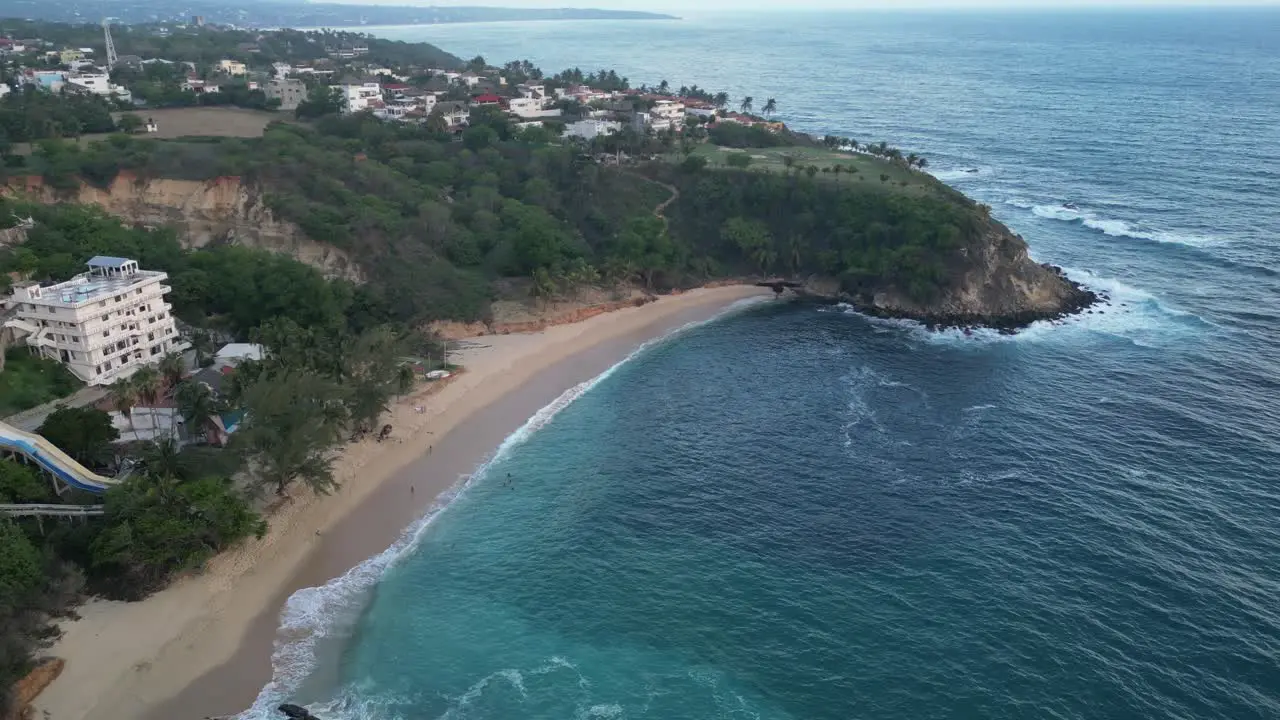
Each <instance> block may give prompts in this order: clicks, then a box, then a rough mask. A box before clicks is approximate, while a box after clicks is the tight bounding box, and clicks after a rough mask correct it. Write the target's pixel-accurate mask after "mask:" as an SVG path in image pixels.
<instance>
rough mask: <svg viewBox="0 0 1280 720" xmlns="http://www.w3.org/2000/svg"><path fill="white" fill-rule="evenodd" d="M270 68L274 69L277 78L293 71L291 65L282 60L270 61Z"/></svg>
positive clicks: (286, 75) (284, 76)
mask: <svg viewBox="0 0 1280 720" xmlns="http://www.w3.org/2000/svg"><path fill="white" fill-rule="evenodd" d="M271 69H272V70H274V71H275V73H276V77H278V78H287V77H289V76H290V75H292V74H293V72H294V71H293V66H292V65H290V64H289V63H284V62H276V63H271Z"/></svg>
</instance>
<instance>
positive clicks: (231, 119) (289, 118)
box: [13, 107, 297, 155]
mask: <svg viewBox="0 0 1280 720" xmlns="http://www.w3.org/2000/svg"><path fill="white" fill-rule="evenodd" d="M121 115H137V116H138V117H139V118H142V119H143V120H146V119H147V118H151V119H153V120H155V121H156V127H157V128H158V130H157V132H155V133H150V134H149V133H139V134H137V135H135V136H134V137H137V138H149V139H152V140H172V139H174V138H182V137H245V138H252V137H262V134H263V133H264V132H265V131H266V129H267V125H268V124H270V123H272V122H274V121H277V120H280V121H283V122H295V123H296V122H297V120H295V119H294V117H293V113H291V112H268V111H266V110H248V109H245V108H236V107H189V108H155V109H153V110H148V109H146V108H137V109H136V110H130V111H128V112H124V111H120V112H113V113H111V117H113V118H115V119H116V120H119V119H120V116H121ZM109 137H111V134H110V133H100V134H96V135H81V136H80V137H78V138H76V140H75V142H76V143H78V144H79V145H80V147H84V148H87V147H89V144H90V143H94V142H98V141H101V140H106V139H107V138H109ZM31 145H32V144H31V143H14V145H13V153H14V154H15V155H29V154H31Z"/></svg>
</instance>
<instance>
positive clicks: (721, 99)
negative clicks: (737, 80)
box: [713, 92, 729, 110]
mask: <svg viewBox="0 0 1280 720" xmlns="http://www.w3.org/2000/svg"><path fill="white" fill-rule="evenodd" d="M713 104H714V105H715V106H716V109H718V110H723V109H724V108H725V106H726V105H728V104H729V93H727V92H718V93H716V97H715V102H714V103H713Z"/></svg>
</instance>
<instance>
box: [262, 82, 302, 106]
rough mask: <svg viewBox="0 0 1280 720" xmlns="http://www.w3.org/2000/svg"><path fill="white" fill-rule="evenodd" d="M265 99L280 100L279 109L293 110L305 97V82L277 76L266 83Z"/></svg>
mask: <svg viewBox="0 0 1280 720" xmlns="http://www.w3.org/2000/svg"><path fill="white" fill-rule="evenodd" d="M266 93H267V99H268V100H270V99H272V98H274V99H276V100H279V101H280V109H281V110H295V109H297V107H298V105H299V104H301V103H302V101H303V100H306V99H307V84H306V83H304V82H302V81H301V80H297V79H294V78H287V77H283V76H277V77H276V78H275V79H274V80H271V81H269V82H268V83H267V88H266Z"/></svg>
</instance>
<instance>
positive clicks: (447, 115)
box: [436, 101, 471, 129]
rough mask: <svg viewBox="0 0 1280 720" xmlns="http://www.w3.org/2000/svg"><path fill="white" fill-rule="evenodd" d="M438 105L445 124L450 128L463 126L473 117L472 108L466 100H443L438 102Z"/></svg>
mask: <svg viewBox="0 0 1280 720" xmlns="http://www.w3.org/2000/svg"><path fill="white" fill-rule="evenodd" d="M436 107H437V108H439V110H440V116H441V117H443V118H444V122H445V125H446V126H447V127H449V128H450V129H453V128H460V127H463V126H465V125H466V124H467V122H468V121H469V120H470V119H471V109H470V108H468V107H467V104H466V103H464V102H457V101H449V102H442V103H438V104H437V105H436Z"/></svg>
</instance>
